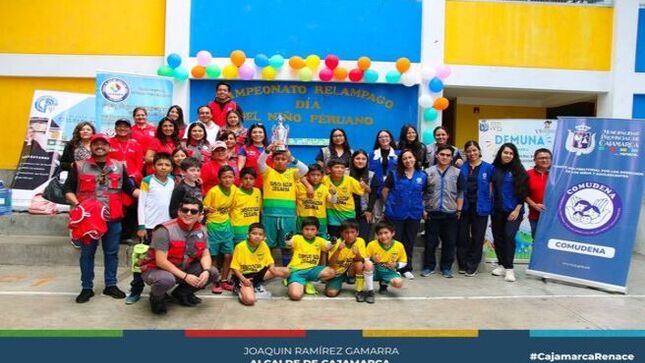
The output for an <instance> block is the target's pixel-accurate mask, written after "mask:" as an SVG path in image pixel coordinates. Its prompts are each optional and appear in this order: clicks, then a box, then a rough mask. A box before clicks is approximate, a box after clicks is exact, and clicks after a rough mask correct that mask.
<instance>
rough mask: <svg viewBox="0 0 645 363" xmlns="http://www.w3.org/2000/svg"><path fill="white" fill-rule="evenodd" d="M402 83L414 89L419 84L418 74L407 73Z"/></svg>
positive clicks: (404, 74) (402, 76) (402, 78)
mask: <svg viewBox="0 0 645 363" xmlns="http://www.w3.org/2000/svg"><path fill="white" fill-rule="evenodd" d="M401 83H403V85H404V86H406V87H412V86H414V85H416V84H418V83H419V79H418V77H417V75H416V74H413V73H412V72H405V73H403V74H402V75H401Z"/></svg>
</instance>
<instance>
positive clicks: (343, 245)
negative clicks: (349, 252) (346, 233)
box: [337, 241, 345, 251]
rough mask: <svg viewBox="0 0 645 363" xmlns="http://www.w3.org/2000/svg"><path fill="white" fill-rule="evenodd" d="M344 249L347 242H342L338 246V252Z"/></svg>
mask: <svg viewBox="0 0 645 363" xmlns="http://www.w3.org/2000/svg"><path fill="white" fill-rule="evenodd" d="M343 248H345V241H341V242H340V244H339V245H338V250H337V251H340V250H342V249H343Z"/></svg>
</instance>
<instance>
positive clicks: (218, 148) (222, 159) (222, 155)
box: [201, 141, 240, 195]
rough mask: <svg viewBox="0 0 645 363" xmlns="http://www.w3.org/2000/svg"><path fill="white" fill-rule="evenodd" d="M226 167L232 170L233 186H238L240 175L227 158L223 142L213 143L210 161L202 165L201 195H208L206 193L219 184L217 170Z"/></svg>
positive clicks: (235, 166)
mask: <svg viewBox="0 0 645 363" xmlns="http://www.w3.org/2000/svg"><path fill="white" fill-rule="evenodd" d="M224 165H228V166H230V167H231V168H233V171H235V181H234V183H235V185H240V173H239V170H238V169H237V165H235V163H234V162H233V161H231V160H230V159H229V157H228V150H227V148H226V144H225V143H224V141H215V144H214V145H213V153H212V154H211V160H210V161H209V162H207V163H204V164H203V165H202V170H201V177H202V195H206V194H208V191H209V190H210V189H211V188H212V187H214V186H216V185H217V184H219V178H218V177H217V173H219V169H220V168H221V167H222V166H224Z"/></svg>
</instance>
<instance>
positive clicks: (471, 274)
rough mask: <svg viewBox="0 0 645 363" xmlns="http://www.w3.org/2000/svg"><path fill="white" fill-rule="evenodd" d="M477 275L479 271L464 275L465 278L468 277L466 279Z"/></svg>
mask: <svg viewBox="0 0 645 363" xmlns="http://www.w3.org/2000/svg"><path fill="white" fill-rule="evenodd" d="M476 275H477V271H473V272H466V273H465V274H464V276H466V277H475V276H476Z"/></svg>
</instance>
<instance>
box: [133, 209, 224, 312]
mask: <svg viewBox="0 0 645 363" xmlns="http://www.w3.org/2000/svg"><path fill="white" fill-rule="evenodd" d="M202 212H203V205H202V202H201V201H200V200H199V199H197V198H194V197H186V198H184V200H182V201H181V203H179V210H178V211H177V218H175V219H171V220H170V221H168V222H165V223H163V224H160V225H158V226H157V227H156V228H155V229H154V231H153V232H152V240H151V242H150V249H149V250H148V252H147V255H146V257H145V258H144V259H143V260H142V261H141V262H140V264H139V265H140V266H141V271H142V273H143V280H144V281H145V282H146V284H148V285H150V287H151V290H150V310H152V312H153V313H154V314H165V313H166V301H165V297H166V292H168V291H170V289H172V288H173V287H174V286H175V285H177V284H178V286H177V287H176V288H175V290H173V292H172V296H173V297H174V298H175V300H176V301H177V302H178V303H179V304H180V305H182V306H188V307H192V306H195V305H197V304H200V303H201V302H202V300H201V299H200V298H198V297H197V296H195V292H196V291H198V290H201V289H203V288H204V286H206V285H208V284H209V283H212V282H216V281H218V280H219V272H218V271H217V268H215V267H213V264H212V260H211V255H210V253H209V252H208V241H207V238H208V237H207V236H208V235H207V233H206V229H205V228H204V226H203V225H202V224H201V223H199V221H200V220H201V218H202V217H203V214H202Z"/></svg>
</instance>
